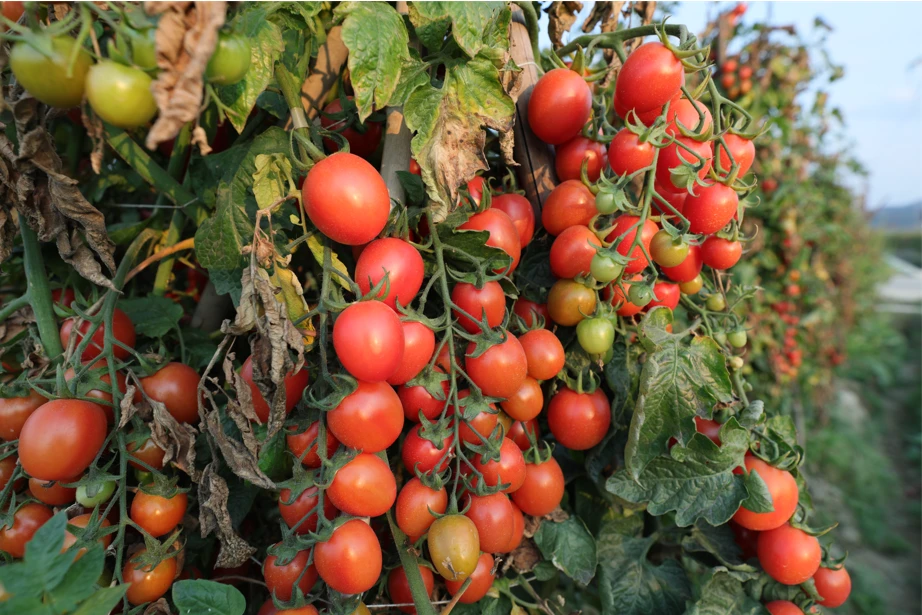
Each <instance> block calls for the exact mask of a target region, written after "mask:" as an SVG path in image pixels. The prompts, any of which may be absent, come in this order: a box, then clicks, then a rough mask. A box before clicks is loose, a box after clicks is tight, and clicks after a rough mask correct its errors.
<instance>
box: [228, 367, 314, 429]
mask: <svg viewBox="0 0 922 615" xmlns="http://www.w3.org/2000/svg"><path fill="white" fill-rule="evenodd" d="M240 377H241V378H243V380H244V381H245V382H246V383H247V384H248V385H249V387H250V393H251V394H252V396H253V410H254V411H255V412H256V416H257V417H259V421H260V422H261V423H265V422H266V421H268V420H269V412H270V408H269V402H267V401H266V398H265V397H263V394H262V391H260V390H259V387H258V386H256V381H255V380H254V379H253V357H247V360H246V361H244V362H243V367H242V368H241V369H240ZM309 382H310V373H309V372H308V371H307V369H302V370H301V371H299V372H298V373H296V374H293V373H291V372H289V373H288V375H286V376H285V380H284V385H285V414H290V413H291V411H292V410H293V409H294V407H295V406H297V405H298V402H299V401H301V395H302V394H303V393H304V389H306V388H307V385H308V383H309Z"/></svg>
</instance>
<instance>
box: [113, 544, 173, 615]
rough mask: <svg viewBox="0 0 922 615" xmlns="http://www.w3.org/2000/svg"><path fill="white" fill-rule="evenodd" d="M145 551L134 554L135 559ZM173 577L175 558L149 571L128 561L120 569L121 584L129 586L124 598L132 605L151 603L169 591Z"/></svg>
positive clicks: (164, 561)
mask: <svg viewBox="0 0 922 615" xmlns="http://www.w3.org/2000/svg"><path fill="white" fill-rule="evenodd" d="M146 551H147V549H141V550H140V551H138V552H137V553H136V554H135V557H138V556H140V555H141V554H143V553H145V552H146ZM175 577H176V558H175V557H171V558H169V559H165V560H163V561H162V562H160V563H159V564H157V565H156V566H154V567H153V569H151V570H144V569H142V567H141V566H140V565H138V564H135V563H134V561H132V560H129V561H127V562H125V567H124V568H122V583H124V584H125V585H128V586H129V587H128V591H127V592H126V593H125V597H126V598H128V602H130V603H131V604H134V605H138V604H144V603H146V602H153V601H154V600H157V599H159V598H160V597H161V596H163V595H164V594H166V593H167V592H168V591H169V590H170V587H172V586H173V579H174V578H175Z"/></svg>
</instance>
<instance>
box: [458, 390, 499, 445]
mask: <svg viewBox="0 0 922 615" xmlns="http://www.w3.org/2000/svg"><path fill="white" fill-rule="evenodd" d="M470 394H471V392H470V391H467V390H464V391H461V392H460V393H458V399H459V400H461V399H464V398H465V397H468V396H469V395H470ZM454 411H455V415H459V414H461V409H460V408H458V407H455V409H454ZM498 422H499V411H498V410H497V409H496V406H495V405H494V404H489V410H488V409H486V408H483V409H481V410H480V411H479V412H478V413H477V415H476V416H474V418H472V419H469V420H467V421H465V422H462V423H461V425H460V426H459V427H458V435H459V436H460V437H461V441H462V442H466V443H467V444H481V438H489V437H490V434H492V433H493V430H494V429H495V428H496V424H497V423H498ZM477 434H480V435H479V436H478V435H477Z"/></svg>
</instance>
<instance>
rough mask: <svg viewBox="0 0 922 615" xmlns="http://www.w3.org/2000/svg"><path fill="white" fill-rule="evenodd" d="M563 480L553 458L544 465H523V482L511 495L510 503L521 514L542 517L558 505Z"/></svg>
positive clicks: (561, 493) (561, 494)
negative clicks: (518, 509)
mask: <svg viewBox="0 0 922 615" xmlns="http://www.w3.org/2000/svg"><path fill="white" fill-rule="evenodd" d="M563 488H564V478H563V471H562V470H561V469H560V464H558V463H557V460H556V459H554V458H553V457H550V458H549V459H548V460H547V461H545V462H544V463H527V464H525V482H524V483H522V486H521V487H519V489H518V490H517V491H516V492H515V493H513V494H512V501H513V502H514V503H515V505H516V506H518V507H519V508H520V509H521V510H522V512H523V513H525V514H526V515H531V516H533V517H543V516H544V515H546V514H549V513H551V512H552V511H553V510H554V509H555V508H557V507H558V506H559V505H560V501H561V500H562V499H563Z"/></svg>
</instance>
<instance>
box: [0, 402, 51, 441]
mask: <svg viewBox="0 0 922 615" xmlns="http://www.w3.org/2000/svg"><path fill="white" fill-rule="evenodd" d="M47 401H48V400H47V399H45V398H44V397H42V396H41V395H40V394H39V393H38V392H37V391H35V390H30V391H29V394H28V395H26V396H25V397H0V438H2V439H3V440H7V441H10V440H16V439H18V438H19V434H20V432H22V426H23V425H25V424H26V420H27V419H28V418H29V417H30V416H32V413H33V412H35V411H36V410H38V408H39V407H40V406H41V405H42V404H45V403H46V402H47Z"/></svg>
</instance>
